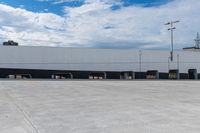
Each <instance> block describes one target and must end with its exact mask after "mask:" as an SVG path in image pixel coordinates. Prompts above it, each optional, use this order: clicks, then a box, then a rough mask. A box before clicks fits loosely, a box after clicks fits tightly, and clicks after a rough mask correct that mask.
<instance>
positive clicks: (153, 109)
mask: <svg viewBox="0 0 200 133" xmlns="http://www.w3.org/2000/svg"><path fill="white" fill-rule="evenodd" d="M199 132H200V81H24V80H19V81H15V80H14V81H0V133H199Z"/></svg>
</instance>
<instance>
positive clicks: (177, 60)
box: [177, 54, 179, 70]
mask: <svg viewBox="0 0 200 133" xmlns="http://www.w3.org/2000/svg"><path fill="white" fill-rule="evenodd" d="M177 69H178V70H179V54H177Z"/></svg>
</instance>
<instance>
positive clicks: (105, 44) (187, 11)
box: [0, 0, 200, 49]
mask: <svg viewBox="0 0 200 133" xmlns="http://www.w3.org/2000/svg"><path fill="white" fill-rule="evenodd" d="M199 7H200V1H199V0H0V42H1V43H2V42H4V41H7V40H14V41H16V42H18V43H19V45H26V46H59V47H91V48H126V49H129V48H133V49H170V32H169V31H168V30H167V29H168V28H169V27H168V26H166V25H164V24H165V23H167V22H169V21H173V20H180V22H179V23H177V24H176V25H175V27H176V29H175V31H174V48H175V49H182V48H183V47H187V46H193V45H194V38H195V36H196V34H197V32H199V31H200V17H199V16H200V14H199Z"/></svg>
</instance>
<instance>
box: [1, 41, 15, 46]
mask: <svg viewBox="0 0 200 133" xmlns="http://www.w3.org/2000/svg"><path fill="white" fill-rule="evenodd" d="M3 45H4V46H18V43H17V42H14V41H12V40H9V41H7V42H3Z"/></svg>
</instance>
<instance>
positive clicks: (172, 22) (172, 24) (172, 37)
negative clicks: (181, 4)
mask: <svg viewBox="0 0 200 133" xmlns="http://www.w3.org/2000/svg"><path fill="white" fill-rule="evenodd" d="M178 22H180V21H178V20H177V21H170V22H168V23H166V24H165V25H170V28H169V29H168V30H170V31H171V48H172V49H171V52H170V59H171V61H173V56H174V30H175V29H176V27H175V26H174V24H175V23H178Z"/></svg>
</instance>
